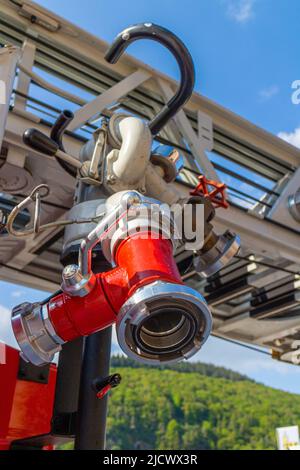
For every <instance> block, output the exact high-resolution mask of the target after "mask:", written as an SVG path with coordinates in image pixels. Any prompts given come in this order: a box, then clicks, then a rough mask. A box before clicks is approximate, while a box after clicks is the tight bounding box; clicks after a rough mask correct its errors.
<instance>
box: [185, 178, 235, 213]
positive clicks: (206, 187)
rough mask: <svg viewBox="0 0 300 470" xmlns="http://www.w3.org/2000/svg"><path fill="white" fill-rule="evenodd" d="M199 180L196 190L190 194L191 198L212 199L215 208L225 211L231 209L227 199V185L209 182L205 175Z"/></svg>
mask: <svg viewBox="0 0 300 470" xmlns="http://www.w3.org/2000/svg"><path fill="white" fill-rule="evenodd" d="M198 180H199V183H198V184H197V186H196V188H195V189H193V190H192V191H191V192H190V194H191V196H204V197H206V198H208V199H210V201H211V202H212V203H213V205H214V206H215V207H223V208H224V209H227V207H229V204H228V202H227V201H226V199H225V190H226V184H224V183H218V182H217V181H213V180H209V179H207V178H206V177H205V176H204V175H201V176H199V177H198Z"/></svg>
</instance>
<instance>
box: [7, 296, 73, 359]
mask: <svg viewBox="0 0 300 470" xmlns="http://www.w3.org/2000/svg"><path fill="white" fill-rule="evenodd" d="M11 323H12V328H13V332H14V335H15V337H16V340H17V342H18V344H19V346H20V349H21V356H22V357H23V358H24V360H25V361H27V362H31V363H32V364H34V365H36V366H41V365H43V364H48V363H49V362H52V361H53V358H54V354H55V353H57V352H59V351H60V350H61V345H62V344H63V343H64V341H63V340H62V339H61V338H60V337H59V336H58V335H57V334H56V332H55V330H54V328H53V325H52V323H51V320H50V318H49V316H48V309H47V305H41V304H39V303H34V304H31V303H29V302H25V303H23V304H20V305H18V306H17V307H15V308H14V309H13V310H12V318H11Z"/></svg>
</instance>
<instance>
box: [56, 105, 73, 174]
mask: <svg viewBox="0 0 300 470" xmlns="http://www.w3.org/2000/svg"><path fill="white" fill-rule="evenodd" d="M73 118H74V114H73V113H72V111H69V110H67V109H65V110H64V111H62V112H61V113H60V115H59V116H58V118H57V119H56V121H55V122H54V124H53V126H52V129H51V134H50V139H52V140H54V142H56V143H57V144H58V147H59V148H60V150H62V151H63V152H64V151H65V148H64V146H63V142H62V138H63V134H64V132H65V130H66V128H67V127H68V125H69V124H70V122H71V121H72V119H73ZM56 160H57V161H58V163H59V164H60V166H61V167H62V168H63V169H64V170H65V171H66V172H67V173H69V175H71V176H73V177H76V174H77V171H76V170H75V169H74V168H73V167H72V165H69V164H68V163H67V162H64V161H63V160H61V159H60V158H57V159H56Z"/></svg>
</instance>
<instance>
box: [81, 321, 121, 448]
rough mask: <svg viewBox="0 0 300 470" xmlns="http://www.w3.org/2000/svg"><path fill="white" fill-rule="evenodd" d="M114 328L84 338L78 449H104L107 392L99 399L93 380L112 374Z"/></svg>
mask: <svg viewBox="0 0 300 470" xmlns="http://www.w3.org/2000/svg"><path fill="white" fill-rule="evenodd" d="M111 333H112V328H111V327H109V328H106V329H105V330H102V331H100V332H98V333H94V334H93V335H91V336H89V337H87V338H85V342H84V354H83V361H82V367H81V383H80V392H79V404H78V415H77V431H76V438H75V449H77V450H101V449H104V448H105V435H106V414H107V395H106V396H105V397H103V398H102V399H99V398H97V396H96V392H95V391H94V390H93V388H92V381H93V380H94V379H95V378H96V377H99V378H105V377H107V376H108V375H109V367H110V351H111Z"/></svg>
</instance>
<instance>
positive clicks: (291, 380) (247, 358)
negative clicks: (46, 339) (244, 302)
mask: <svg viewBox="0 0 300 470" xmlns="http://www.w3.org/2000/svg"><path fill="white" fill-rule="evenodd" d="M38 3H40V4H41V5H43V6H45V7H46V8H49V9H50V10H52V11H54V12H56V13H57V14H59V15H61V16H63V17H65V18H67V19H68V20H69V21H71V22H73V23H75V24H77V25H79V26H80V27H82V28H84V29H86V30H88V31H90V32H91V33H93V34H95V35H97V36H99V37H101V38H102V39H105V40H107V41H111V40H112V39H113V37H114V36H115V35H116V34H117V33H118V32H119V31H120V30H122V29H123V28H124V27H126V26H128V25H130V24H133V23H138V22H145V21H147V22H156V23H158V24H161V25H162V26H165V27H167V28H169V29H171V30H172V31H173V32H175V33H176V34H178V35H179V36H180V37H181V38H182V39H183V40H184V42H185V43H186V45H187V46H188V48H189V50H190V52H191V54H192V56H193V59H194V62H195V68H196V90H197V91H198V92H200V93H202V94H203V95H205V96H207V97H208V98H210V99H212V100H214V101H216V102H217V103H219V104H221V105H223V106H225V107H227V108H229V109H231V110H232V111H234V112H235V113H237V114H240V115H241V116H243V117H245V118H247V119H249V120H250V121H252V122H254V123H255V124H257V125H259V126H261V127H263V128H265V129H267V130H269V131H270V132H272V133H274V134H280V135H281V136H282V137H283V138H286V139H287V140H289V141H290V142H292V143H293V144H295V145H299V146H300V105H299V106H296V105H294V104H292V101H291V95H292V88H291V85H292V82H293V81H294V80H297V79H300V63H299V50H298V49H299V48H298V44H299V46H300V39H299V13H300V2H299V0H185V1H182V0H151V1H150V0H126V2H125V1H124V0H122V1H121V0H114V1H113V2H107V1H104V0H85V1H84V2H82V1H79V0H73V1H70V0H64V1H63V2H62V1H61V0H40V1H39V2H38ZM129 53H131V54H133V55H135V56H137V57H138V58H140V59H141V60H143V61H144V62H147V63H149V64H150V65H152V66H153V67H155V68H157V69H160V70H162V71H163V72H165V73H167V74H169V75H170V76H173V77H175V78H177V77H178V71H177V67H176V64H175V62H174V61H173V59H172V58H171V57H170V54H169V53H168V52H166V51H164V49H162V48H161V46H159V45H157V44H155V43H152V42H139V43H136V44H133V45H132V46H130V49H129ZM44 295H45V294H43V293H42V292H38V291H33V290H31V289H26V288H24V287H21V286H14V285H12V284H8V283H5V282H1V283H0V304H2V306H0V313H1V315H0V339H5V340H7V341H8V342H9V343H11V344H14V343H13V338H12V335H11V331H10V330H9V328H8V327H7V325H8V319H9V312H10V309H11V307H13V306H14V305H16V304H18V303H21V302H23V301H26V300H27V301H34V300H41V299H42V298H43V296H44ZM196 359H197V360H201V361H205V362H212V363H215V364H218V365H223V366H226V367H229V368H232V369H234V370H238V371H240V372H242V373H245V374H247V375H249V376H250V377H252V378H254V379H256V380H257V381H260V382H264V383H266V384H268V385H271V386H274V387H277V388H281V389H284V390H289V391H293V392H296V393H300V369H299V368H297V367H295V366H292V365H285V364H281V363H278V362H276V361H273V360H271V359H270V358H268V357H267V356H263V355H261V354H258V353H255V352H251V351H248V350H246V349H243V348H240V347H237V346H233V345H229V344H227V343H224V342H222V341H221V340H217V339H215V338H211V339H210V340H209V341H208V342H207V344H206V345H205V346H204V348H203V350H202V351H201V352H200V353H199V354H198V355H197V357H196Z"/></svg>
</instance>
